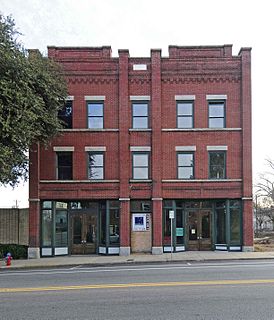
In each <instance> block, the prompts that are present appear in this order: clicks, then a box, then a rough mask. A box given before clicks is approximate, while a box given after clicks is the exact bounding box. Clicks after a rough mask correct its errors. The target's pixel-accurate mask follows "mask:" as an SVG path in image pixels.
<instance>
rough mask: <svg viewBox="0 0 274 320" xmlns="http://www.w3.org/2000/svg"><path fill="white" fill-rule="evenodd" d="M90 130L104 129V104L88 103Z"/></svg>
mask: <svg viewBox="0 0 274 320" xmlns="http://www.w3.org/2000/svg"><path fill="white" fill-rule="evenodd" d="M87 106H88V128H90V129H103V128H104V103H103V102H88V104H87Z"/></svg>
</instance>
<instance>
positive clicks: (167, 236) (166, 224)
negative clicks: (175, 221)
mask: <svg viewBox="0 0 274 320" xmlns="http://www.w3.org/2000/svg"><path fill="white" fill-rule="evenodd" d="M169 211H170V209H164V214H163V232H164V245H169V246H170V240H171V223H170V220H171V219H170V218H169Z"/></svg>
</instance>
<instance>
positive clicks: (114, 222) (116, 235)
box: [109, 209, 120, 245]
mask: <svg viewBox="0 0 274 320" xmlns="http://www.w3.org/2000/svg"><path fill="white" fill-rule="evenodd" d="M119 224H120V219H119V209H110V210H109V244H110V245H119V243H120V231H119Z"/></svg>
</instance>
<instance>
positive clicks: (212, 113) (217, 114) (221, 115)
mask: <svg viewBox="0 0 274 320" xmlns="http://www.w3.org/2000/svg"><path fill="white" fill-rule="evenodd" d="M208 117H209V119H208V126H209V128H225V102H224V101H209V102H208Z"/></svg>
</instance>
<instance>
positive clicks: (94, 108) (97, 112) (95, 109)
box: [88, 103, 103, 117]
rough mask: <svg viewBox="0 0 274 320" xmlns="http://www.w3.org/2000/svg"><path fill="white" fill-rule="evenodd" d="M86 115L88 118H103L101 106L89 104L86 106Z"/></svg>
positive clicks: (99, 104) (100, 104)
mask: <svg viewBox="0 0 274 320" xmlns="http://www.w3.org/2000/svg"><path fill="white" fill-rule="evenodd" d="M88 115H89V116H92V117H94V116H101V117H102V116H103V104H102V103H91V104H88Z"/></svg>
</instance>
